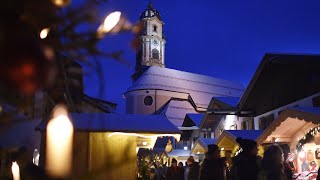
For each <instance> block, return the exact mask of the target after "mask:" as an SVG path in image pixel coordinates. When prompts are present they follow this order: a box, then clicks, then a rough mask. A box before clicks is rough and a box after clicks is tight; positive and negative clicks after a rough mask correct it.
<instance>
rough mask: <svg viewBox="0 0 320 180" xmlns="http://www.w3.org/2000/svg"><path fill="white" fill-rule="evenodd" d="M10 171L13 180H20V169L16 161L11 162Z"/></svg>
mask: <svg viewBox="0 0 320 180" xmlns="http://www.w3.org/2000/svg"><path fill="white" fill-rule="evenodd" d="M11 171H12V176H13V180H20V169H19V166H18V164H17V162H16V161H15V162H12V166H11Z"/></svg>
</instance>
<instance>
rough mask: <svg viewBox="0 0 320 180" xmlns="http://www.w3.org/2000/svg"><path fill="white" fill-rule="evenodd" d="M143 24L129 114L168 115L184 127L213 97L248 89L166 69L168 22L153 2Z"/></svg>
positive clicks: (127, 95) (129, 94)
mask: <svg viewBox="0 0 320 180" xmlns="http://www.w3.org/2000/svg"><path fill="white" fill-rule="evenodd" d="M139 23H141V24H143V30H142V31H141V34H140V35H139V37H138V38H139V44H140V45H139V47H138V48H137V55H136V67H135V73H134V74H133V75H132V79H133V84H132V85H131V86H130V87H129V88H128V89H127V91H126V92H125V93H124V97H125V99H126V112H127V113H128V114H164V115H165V116H166V117H167V118H168V119H169V120H170V121H171V122H172V123H173V124H174V125H175V126H177V127H181V126H182V123H183V120H184V118H185V116H186V114H187V113H193V114H197V113H204V112H205V111H206V110H207V108H208V105H209V103H210V100H211V99H212V97H240V96H241V95H242V93H243V92H244V87H243V86H242V85H241V84H240V83H238V82H232V81H228V80H224V79H219V78H214V77H209V76H205V75H200V74H194V73H190V72H185V71H181V70H175V69H170V68H167V67H166V65H165V44H166V39H165V36H164V33H163V28H164V23H163V21H162V19H161V16H160V13H159V12H158V11H157V10H156V9H155V8H153V6H152V4H151V3H150V4H149V6H148V7H147V9H146V10H145V11H143V12H142V13H141V15H140V19H139ZM194 53H197V52H194ZM169 60H170V59H169ZM195 61H196V60H195Z"/></svg>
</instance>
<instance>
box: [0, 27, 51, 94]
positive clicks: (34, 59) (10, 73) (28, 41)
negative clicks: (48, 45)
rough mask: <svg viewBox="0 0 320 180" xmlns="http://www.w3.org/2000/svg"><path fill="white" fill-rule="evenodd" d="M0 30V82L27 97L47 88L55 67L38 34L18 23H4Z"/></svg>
mask: <svg viewBox="0 0 320 180" xmlns="http://www.w3.org/2000/svg"><path fill="white" fill-rule="evenodd" d="M1 30H2V31H1V32H2V33H3V35H4V36H3V37H4V41H3V43H2V44H1V47H0V48H1V53H0V58H1V61H0V80H1V81H2V82H4V83H5V84H6V85H8V86H9V87H10V88H13V89H15V90H18V91H19V92H22V93H24V94H26V95H31V94H33V93H34V92H35V91H36V90H39V89H40V88H43V87H47V86H48V85H49V84H50V81H49V79H50V76H52V75H54V72H55V66H54V61H53V60H52V59H49V58H47V57H46V55H45V51H44V48H43V46H42V45H41V44H40V40H39V38H38V36H37V31H33V30H32V27H30V26H28V25H27V24H25V23H23V22H21V21H18V22H7V23H6V27H5V28H4V29H1ZM51 78H52V77H51Z"/></svg>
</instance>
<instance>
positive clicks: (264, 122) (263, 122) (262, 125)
mask: <svg viewBox="0 0 320 180" xmlns="http://www.w3.org/2000/svg"><path fill="white" fill-rule="evenodd" d="M273 120H274V115H273V114H270V115H267V116H264V117H261V118H260V119H259V129H260V130H265V129H266V128H267V127H268V126H269V125H270V124H271V123H272V121H273Z"/></svg>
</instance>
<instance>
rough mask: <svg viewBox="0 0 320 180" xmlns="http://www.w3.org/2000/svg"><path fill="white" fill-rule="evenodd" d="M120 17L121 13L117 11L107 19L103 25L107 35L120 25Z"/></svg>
mask: <svg viewBox="0 0 320 180" xmlns="http://www.w3.org/2000/svg"><path fill="white" fill-rule="evenodd" d="M120 16H121V12H120V11H115V12H113V13H111V14H109V15H108V16H107V17H106V19H105V20H104V23H103V30H104V32H105V33H107V32H109V31H111V29H112V28H113V27H114V26H116V25H117V24H118V22H119V20H120Z"/></svg>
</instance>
